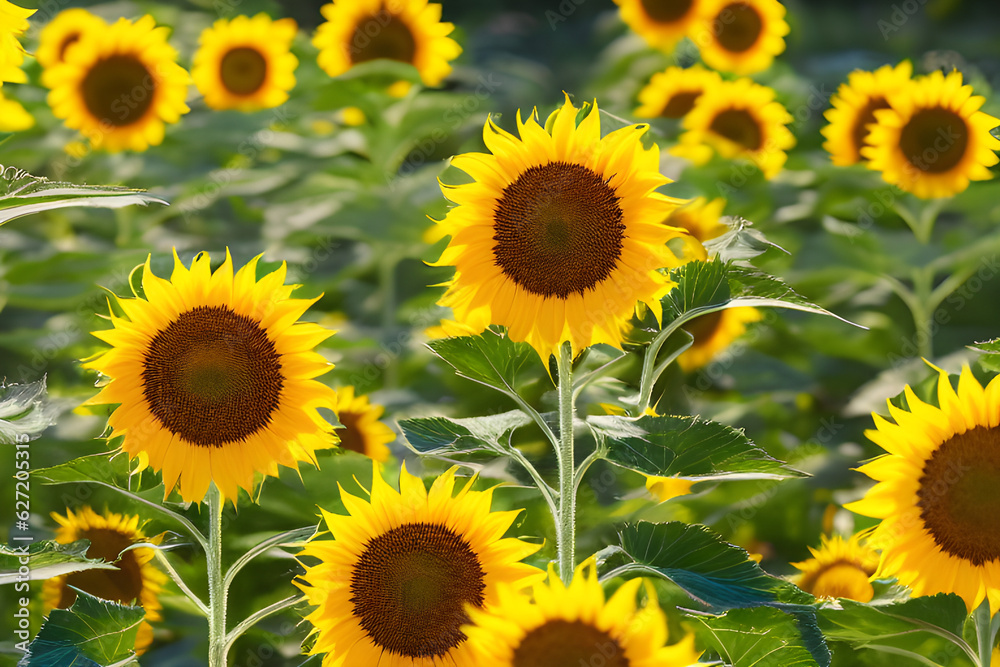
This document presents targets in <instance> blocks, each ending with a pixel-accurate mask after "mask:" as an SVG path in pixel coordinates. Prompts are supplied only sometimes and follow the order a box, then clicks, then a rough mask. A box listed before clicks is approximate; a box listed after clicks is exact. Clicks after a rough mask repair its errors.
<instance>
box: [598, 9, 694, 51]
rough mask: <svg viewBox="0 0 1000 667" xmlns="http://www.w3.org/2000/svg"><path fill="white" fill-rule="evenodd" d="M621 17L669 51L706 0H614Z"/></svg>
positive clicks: (647, 41) (655, 47)
mask: <svg viewBox="0 0 1000 667" xmlns="http://www.w3.org/2000/svg"><path fill="white" fill-rule="evenodd" d="M615 3H616V4H617V5H618V6H619V7H621V9H620V12H621V17H622V21H624V22H625V24H626V25H628V27H629V28H631V29H632V30H633V31H635V32H636V33H637V34H638V35H639V36H640V37H642V38H643V39H644V40H646V43H647V44H649V45H650V46H652V47H653V48H654V49H660V50H661V51H666V52H668V53H669V52H670V51H673V49H674V47H675V46H676V45H677V42H679V41H680V40H681V38H683V37H684V36H685V35H686V34H687V33H688V31H689V30H690V29H691V27H692V26H693V25H694V24H695V22H696V21H697V20H698V9H699V6H700V5H701V4H703V0H615Z"/></svg>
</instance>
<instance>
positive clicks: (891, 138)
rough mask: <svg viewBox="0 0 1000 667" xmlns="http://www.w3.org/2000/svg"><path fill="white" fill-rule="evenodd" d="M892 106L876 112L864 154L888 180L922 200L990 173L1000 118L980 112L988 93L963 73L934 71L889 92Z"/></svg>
mask: <svg viewBox="0 0 1000 667" xmlns="http://www.w3.org/2000/svg"><path fill="white" fill-rule="evenodd" d="M888 99H889V105H890V108H888V109H879V110H877V111H875V118H876V120H877V123H876V124H875V125H874V126H873V127H872V130H871V133H870V134H869V135H868V146H865V147H864V148H862V149H861V154H862V155H863V156H865V157H866V158H868V159H869V160H870V162H869V164H868V166H869V167H870V168H871V169H876V170H878V171H881V172H882V178H883V179H885V181H886V182H887V183H891V184H893V185H898V186H899V187H900V188H902V189H904V190H906V191H907V192H912V193H913V194H915V195H916V196H918V197H920V198H922V199H931V198H935V197H950V196H951V195H955V194H958V193H959V192H962V191H963V190H965V189H966V188H967V187H969V181H982V180H986V179H988V178H991V175H990V171H989V169H987V167H990V166H993V165H995V164H996V163H997V161H998V158H997V156H996V154H995V153H994V152H993V151H997V150H1000V140H998V139H996V138H995V137H993V136H992V135H991V134H990V130H992V129H993V128H995V127H997V126H998V125H1000V119H998V118H994V117H993V116H990V115H989V114H986V113H983V112H982V111H979V107H981V106H982V105H983V102H984V101H985V98H983V97H980V96H978V95H973V94H972V86H967V85H962V74H961V73H960V72H952V73H951V74H949V75H948V76H945V75H944V74H943V73H942V72H940V71H938V72H932V73H931V74H928V75H927V76H922V77H920V78H918V79H915V80H913V81H910V82H909V83H908V84H906V85H904V86H902V87H900V88H899V89H897V90H896V91H895V92H893V93H890V94H889V95H888Z"/></svg>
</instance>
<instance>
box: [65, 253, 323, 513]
mask: <svg viewBox="0 0 1000 667" xmlns="http://www.w3.org/2000/svg"><path fill="white" fill-rule="evenodd" d="M259 259H260V257H255V258H254V259H252V260H250V262H249V263H248V264H247V265H246V266H244V267H243V268H241V269H240V270H239V271H238V272H236V275H235V276H234V275H233V263H232V259H231V258H230V257H229V253H228V252H227V253H226V260H225V262H223V264H222V266H220V267H219V268H218V269H217V270H216V271H215V273H212V271H211V268H210V264H209V257H208V254H207V253H201V254H200V255H198V257H196V258H195V260H194V262H192V264H191V268H190V269H188V268H186V267H185V266H184V265H183V264H182V263H181V260H180V259H179V258H178V257H177V254H176V252H175V253H174V271H173V275H172V276H171V277H170V280H169V281H168V280H164V279H163V278H159V277H157V276H156V275H154V274H153V271H152V268H151V267H150V260H149V259H147V260H146V265H145V267H144V270H143V273H142V288H143V292H144V293H145V298H142V297H136V298H134V299H123V298H118V299H117V302H118V305H119V306H120V308H121V309H122V311H124V313H125V315H126V316H127V319H125V318H119V317H116V316H115V315H114V314H113V313H112V315H111V318H110V319H111V323H112V324H113V325H114V328H112V329H108V330H105V331H97V332H95V333H94V335H95V336H97V337H98V338H100V339H101V340H103V341H104V342H106V343H108V344H109V345H111V346H112V349H110V350H108V351H107V352H104V353H102V354H100V355H99V356H97V357H96V358H94V359H92V360H90V361H88V362H87V363H86V364H84V367H85V368H92V369H96V370H98V371H100V372H101V373H102V374H104V375H106V376H108V377H109V378H111V381H110V382H109V383H108V384H107V385H105V386H104V388H103V389H102V390H101V392H100V393H99V394H98V395H97V396H95V397H94V398H92V399H90V400H89V401H87V403H85V405H98V404H104V403H120V404H121V406H120V407H119V408H118V409H116V410H115V411H114V412H113V413H112V414H111V417H110V418H109V420H108V422H109V424H110V425H111V427H112V429H113V430H112V433H111V436H110V437H112V438H113V437H116V436H119V435H124V436H125V439H124V441H123V442H122V449H123V450H125V451H126V452H127V453H128V455H129V457H130V458H138V459H139V462H140V467H145V466H146V465H149V466H152V468H153V470H161V469H162V471H163V483H164V485H165V486H166V490H165V493H164V497H166V495H168V494H169V493H170V491H171V490H172V489H173V488H174V487H175V486H176V485H178V483H179V485H180V493H181V496H182V497H183V498H184V500H185V501H187V502H199V501H201V500H202V498H204V496H205V492H206V491H207V490H208V486H209V482H215V485H216V486H217V487H219V490H220V491H222V494H223V496H224V497H226V498H231V499H233V501H234V502H235V500H236V495H237V492H238V487H242V488H243V489H246V490H247V492H250V491H251V490H252V488H253V481H254V473H255V472H260V473H264V474H265V475H274V476H276V475H277V474H278V468H277V464H281V465H284V466H288V467H290V468H296V467H297V464H298V462H299V461H311V462H314V463H315V453H314V452H315V450H317V449H322V448H326V447H332V446H333V445H334V444H335V443H336V442H337V439H336V436H335V435H334V434H333V433H332V430H333V427H332V426H331V425H330V424H328V423H327V422H326V421H325V420H324V419H323V418H322V417H321V416H320V415H319V413H318V412H317V409H318V408H327V409H330V410H333V409H334V406H335V405H336V403H337V395H336V393H335V392H334V391H333V390H332V389H330V388H329V387H327V386H326V385H324V384H321V383H320V382H318V381H316V380H313V379H312V378H315V377H316V376H318V375H322V374H323V373H325V372H327V371H328V370H330V368H331V367H332V366H331V365H330V364H329V363H327V361H326V360H325V359H324V358H323V357H322V356H321V355H320V354H318V353H317V352H314V351H313V348H315V347H316V345H318V344H319V343H320V342H322V341H324V340H326V339H327V338H328V337H330V336H331V335H333V332H332V331H329V330H327V329H324V328H323V327H321V326H319V325H318V324H311V323H303V322H297V321H296V320H298V319H299V317H301V316H302V314H303V313H304V312H305V311H306V309H307V308H309V306H311V305H312V304H313V303H315V302H316V300H317V299H292V298H291V297H290V295H291V293H292V291H293V290H295V288H296V287H298V286H297V285H284V284H283V283H284V281H285V265H284V264H282V265H281V268H279V269H277V270H276V271H273V272H271V273H269V274H267V275H266V276H264V277H263V278H261V279H260V280H257V279H256V277H255V275H256V270H257V261H258V260H259Z"/></svg>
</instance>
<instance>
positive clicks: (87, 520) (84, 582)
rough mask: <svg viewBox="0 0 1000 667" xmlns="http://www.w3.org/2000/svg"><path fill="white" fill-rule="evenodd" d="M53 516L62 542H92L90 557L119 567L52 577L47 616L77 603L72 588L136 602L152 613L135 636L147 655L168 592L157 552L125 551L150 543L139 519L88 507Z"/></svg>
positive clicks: (45, 592) (46, 592)
mask: <svg viewBox="0 0 1000 667" xmlns="http://www.w3.org/2000/svg"><path fill="white" fill-rule="evenodd" d="M51 516H52V518H53V519H55V521H56V522H57V523H58V524H59V526H60V528H59V530H58V531H56V538H55V539H56V542H59V543H60V544H68V543H70V542H76V541H77V540H90V548H89V549H87V557H88V558H100V559H103V560H105V561H107V562H109V563H113V564H114V565H115V566H116V567H117V568H118V569H117V570H84V571H82V572H73V573H72V574H66V575H63V576H61V577H53V578H52V579H46V580H45V583H44V584H43V586H42V603H43V604H44V606H45V609H44V612H43V613H45V614H48V613H49V612H50V611H52V610H53V609H66V608H68V607H69V606H70V605H72V604H73V602H74V601H75V600H76V591H74V590H73V589H72V588H70V586H73V587H75V588H79V589H80V590H81V591H83V592H85V593H90V594H91V595H94V596H96V597H99V598H102V599H104V600H110V601H111V602H119V603H122V604H132V603H133V602H134V603H135V604H138V605H139V606H141V607H142V608H143V609H144V610H145V611H146V619H145V620H144V621H143V622H142V624H141V625H140V626H139V632H138V634H137V635H136V638H135V650H136V652H137V653H141V652H142V651H143V650H144V649H145V648H146V647H147V646H149V645H150V643H152V641H153V627H152V626H151V625H150V624H149V623H150V621H158V620H160V618H161V616H160V612H159V610H160V609H162V607H163V605H161V604H160V601H159V599H158V597H157V596H158V595H159V593H160V592H161V591H162V590H163V585H164V584H165V583H166V581H167V575H165V574H164V573H163V572H161V571H160V570H158V569H157V568H156V567H155V566H153V564H152V563H151V562H150V561H152V560H153V555H154V554H153V550H152V549H149V548H146V547H140V548H138V549H131V550H129V551H126V552H125V553H121V552H122V551H123V550H125V549H126V548H128V547H129V546H131V545H133V544H136V543H139V542H150V539H149V538H148V537H146V535H144V534H143V532H142V527H141V526H140V525H139V517H138V516H134V515H133V516H128V515H123V514H114V513H111V512H105V513H104V514H98V513H96V512H94V510H92V509H90V508H89V507H86V506H85V507H82V508H80V509H79V510H77V512H76V514H74V513H73V510H71V509H68V508H67V510H66V516H60V515H59V514H56V513H55V512H53V513H52V515H51ZM119 554H121V557H120V558H119Z"/></svg>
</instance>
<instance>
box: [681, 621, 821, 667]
mask: <svg viewBox="0 0 1000 667" xmlns="http://www.w3.org/2000/svg"><path fill="white" fill-rule="evenodd" d="M693 618H694V620H695V621H696V622H697V623H699V624H700V628H699V632H698V635H699V637H701V639H702V640H703V641H704V642H705V643H706V644H708V646H710V647H711V649H712V651H714V652H715V653H716V654H718V655H719V656H720V658H721V659H722V660H723V661H725V664H726V665H731V666H732V667H817V665H819V666H820V667H823V666H824V665H829V664H830V656H829V653H828V652H826V653H825V656H824V651H825V647H823V648H822V649H820V648H818V647H815V648H814V649H813V650H818V651H819V653H820V656H821V657H820V659H817V658H816V657H815V654H814V653H812V652H810V648H809V647H807V645H806V643H805V641H804V640H803V638H802V632H801V630H802V629H801V626H800V625H799V621H797V620H796V619H795V618H794V617H793V616H790V615H788V614H785V613H782V612H781V611H778V610H777V609H773V608H769V607H755V608H753V609H733V610H730V611H727V612H726V613H725V614H722V615H720V616H702V615H698V616H694V617H693Z"/></svg>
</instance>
